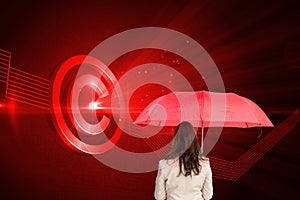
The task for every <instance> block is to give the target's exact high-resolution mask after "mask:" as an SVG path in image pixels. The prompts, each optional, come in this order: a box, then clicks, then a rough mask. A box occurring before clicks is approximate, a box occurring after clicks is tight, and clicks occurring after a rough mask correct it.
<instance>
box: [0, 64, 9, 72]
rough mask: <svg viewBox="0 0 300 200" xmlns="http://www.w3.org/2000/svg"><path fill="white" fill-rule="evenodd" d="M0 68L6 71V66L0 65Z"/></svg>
mask: <svg viewBox="0 0 300 200" xmlns="http://www.w3.org/2000/svg"><path fill="white" fill-rule="evenodd" d="M0 70H4V71H5V72H6V73H7V72H8V67H4V66H2V65H0Z"/></svg>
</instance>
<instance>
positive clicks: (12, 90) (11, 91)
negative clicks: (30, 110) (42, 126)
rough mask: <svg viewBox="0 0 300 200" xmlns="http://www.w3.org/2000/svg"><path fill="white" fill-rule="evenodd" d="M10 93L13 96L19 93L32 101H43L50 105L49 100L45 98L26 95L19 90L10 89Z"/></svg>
mask: <svg viewBox="0 0 300 200" xmlns="http://www.w3.org/2000/svg"><path fill="white" fill-rule="evenodd" d="M8 93H11V94H15V93H19V94H22V95H24V96H26V97H28V98H31V99H35V100H38V101H41V102H46V103H48V101H49V100H48V98H43V97H38V96H36V95H32V94H30V93H24V92H21V91H19V90H15V89H11V88H8Z"/></svg>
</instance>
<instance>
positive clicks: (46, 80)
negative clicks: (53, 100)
mask: <svg viewBox="0 0 300 200" xmlns="http://www.w3.org/2000/svg"><path fill="white" fill-rule="evenodd" d="M11 69H12V70H16V71H18V72H20V73H23V74H27V75H29V76H33V77H35V78H37V79H40V80H41V81H45V82H46V83H48V84H49V85H50V84H51V81H50V80H48V79H45V78H42V77H40V76H37V75H34V74H31V73H28V72H25V71H23V70H20V69H18V68H14V67H11Z"/></svg>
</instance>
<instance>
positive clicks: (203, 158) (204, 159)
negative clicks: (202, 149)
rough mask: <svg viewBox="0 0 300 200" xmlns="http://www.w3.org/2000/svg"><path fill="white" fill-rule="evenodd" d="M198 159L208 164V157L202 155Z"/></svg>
mask: <svg viewBox="0 0 300 200" xmlns="http://www.w3.org/2000/svg"><path fill="white" fill-rule="evenodd" d="M199 161H200V162H201V163H203V164H208V165H209V158H208V157H205V156H202V157H200V158H199Z"/></svg>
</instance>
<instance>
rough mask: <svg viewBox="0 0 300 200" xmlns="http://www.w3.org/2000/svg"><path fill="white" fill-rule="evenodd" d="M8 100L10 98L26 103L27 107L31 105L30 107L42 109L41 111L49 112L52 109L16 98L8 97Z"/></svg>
mask: <svg viewBox="0 0 300 200" xmlns="http://www.w3.org/2000/svg"><path fill="white" fill-rule="evenodd" d="M6 98H8V99H10V100H14V101H18V102H21V103H24V104H27V105H30V106H33V107H37V108H41V109H44V110H49V109H50V108H49V107H48V106H42V105H38V104H36V103H30V102H28V101H23V100H21V99H18V98H14V97H6Z"/></svg>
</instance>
